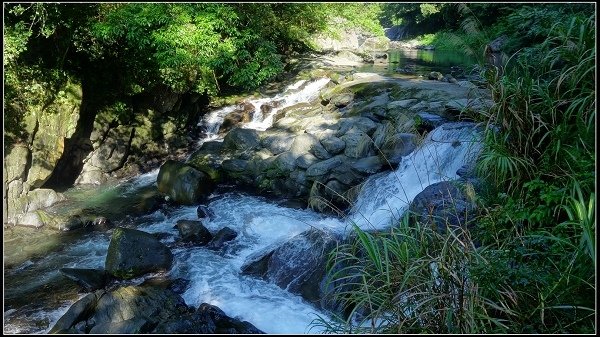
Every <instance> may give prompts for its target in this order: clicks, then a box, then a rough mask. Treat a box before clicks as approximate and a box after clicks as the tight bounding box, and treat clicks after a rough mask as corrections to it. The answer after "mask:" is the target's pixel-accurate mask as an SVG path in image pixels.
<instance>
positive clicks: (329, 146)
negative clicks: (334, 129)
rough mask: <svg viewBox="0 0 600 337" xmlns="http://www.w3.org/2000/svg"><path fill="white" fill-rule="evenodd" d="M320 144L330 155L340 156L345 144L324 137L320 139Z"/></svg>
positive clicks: (335, 138)
mask: <svg viewBox="0 0 600 337" xmlns="http://www.w3.org/2000/svg"><path fill="white" fill-rule="evenodd" d="M321 144H322V145H323V147H324V148H325V150H327V152H329V153H331V154H332V155H336V154H340V153H342V151H344V148H345V147H346V143H345V142H344V141H343V140H341V139H339V138H338V137H326V138H324V139H321Z"/></svg>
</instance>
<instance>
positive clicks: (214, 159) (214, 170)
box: [186, 141, 223, 182]
mask: <svg viewBox="0 0 600 337" xmlns="http://www.w3.org/2000/svg"><path fill="white" fill-rule="evenodd" d="M222 152H223V142H216V141H211V142H206V143H204V144H202V147H200V149H199V150H198V151H196V152H194V153H193V154H192V155H191V156H190V158H189V159H188V160H187V162H186V163H187V164H188V165H191V166H193V167H194V168H196V169H198V170H200V171H202V172H204V173H206V174H208V176H209V177H210V178H211V180H212V181H214V182H219V181H220V180H221V178H222V177H221V163H222V162H223V157H222Z"/></svg>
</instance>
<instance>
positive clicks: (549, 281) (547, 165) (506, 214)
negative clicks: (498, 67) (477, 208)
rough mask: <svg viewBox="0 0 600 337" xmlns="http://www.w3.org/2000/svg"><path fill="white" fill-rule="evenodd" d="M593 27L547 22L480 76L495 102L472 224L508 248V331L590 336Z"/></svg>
mask: <svg viewBox="0 0 600 337" xmlns="http://www.w3.org/2000/svg"><path fill="white" fill-rule="evenodd" d="M594 19H595V18H594V17H593V16H592V17H588V18H583V17H578V16H573V17H572V18H570V20H568V21H566V22H561V23H557V24H555V25H554V26H553V27H552V29H551V31H550V32H549V34H548V38H547V39H546V40H545V41H544V42H543V43H541V44H539V45H536V46H532V47H530V48H527V49H526V50H523V51H522V52H521V53H516V54H515V55H513V56H512V57H511V59H510V61H509V63H508V64H507V65H506V68H505V69H506V72H505V74H504V76H502V77H499V76H498V72H495V71H490V72H488V74H487V78H488V80H489V81H490V84H491V89H492V95H493V99H494V102H495V104H494V107H493V108H492V110H491V111H490V112H489V114H487V115H486V116H485V119H484V120H483V121H484V122H486V123H488V126H489V127H488V128H487V130H488V131H487V134H486V146H485V147H484V150H483V154H482V157H481V160H480V161H479V164H478V171H479V173H480V175H481V176H482V177H483V178H484V179H485V180H486V181H487V183H488V184H487V186H488V190H487V193H486V194H485V195H484V198H485V201H486V207H484V208H483V209H484V210H485V211H484V212H482V215H481V218H480V221H479V223H480V230H481V233H482V235H483V236H486V235H488V236H490V238H489V240H488V241H487V242H486V243H487V244H488V245H489V246H490V247H492V248H494V247H498V246H499V242H502V244H504V245H507V244H508V245H509V247H511V250H512V252H511V253H509V254H508V253H507V254H503V256H502V257H501V259H506V261H509V262H510V264H511V265H513V266H514V268H512V270H510V273H508V274H507V273H504V274H499V275H504V277H506V276H507V275H510V274H514V275H513V276H512V277H513V278H514V279H512V280H511V279H508V280H507V282H509V283H510V284H511V285H512V287H513V289H514V290H515V292H516V294H518V298H517V299H518V301H519V303H520V305H519V307H518V308H517V311H518V315H517V316H515V317H518V319H517V320H514V321H513V329H514V331H513V332H517V331H518V332H531V333H541V332H545V333H565V332H591V331H594V330H595V322H594V316H595V309H594V308H595V301H594V300H593V299H594V298H595V267H596V265H595V258H594V255H595V240H594V239H593V238H594V237H595V235H594V233H595V230H596V223H595V209H594V202H595V153H594V150H595V130H594V126H595V120H596V99H595V94H596V91H595V88H596V75H595V74H596V66H595V60H596V49H595V45H596V43H595V23H594ZM490 232H494V233H495V234H494V237H493V238H491V235H489V233H490ZM486 233H488V234H486ZM494 249H495V248H494ZM518 269H522V271H521V272H517V273H516V274H515V272H516V271H517V270H518ZM519 275H520V276H519ZM521 276H522V277H521Z"/></svg>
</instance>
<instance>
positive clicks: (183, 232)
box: [175, 220, 213, 246]
mask: <svg viewBox="0 0 600 337" xmlns="http://www.w3.org/2000/svg"><path fill="white" fill-rule="evenodd" d="M175 227H177V229H178V230H179V235H180V236H181V239H182V240H183V241H185V242H193V243H195V244H198V245H201V246H203V245H205V244H207V243H208V242H209V241H210V240H211V239H212V238H213V236H212V234H210V232H209V231H208V229H206V227H204V225H203V224H202V222H200V221H190V220H179V221H177V224H176V225H175Z"/></svg>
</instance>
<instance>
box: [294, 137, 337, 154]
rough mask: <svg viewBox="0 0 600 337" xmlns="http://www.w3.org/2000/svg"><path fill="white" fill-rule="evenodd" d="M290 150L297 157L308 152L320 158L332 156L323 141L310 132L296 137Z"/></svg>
mask: <svg viewBox="0 0 600 337" xmlns="http://www.w3.org/2000/svg"><path fill="white" fill-rule="evenodd" d="M290 152H291V153H292V154H293V155H294V156H295V157H296V158H297V157H299V156H301V155H303V154H306V153H308V152H310V153H311V154H313V155H314V156H315V157H317V158H319V159H329V158H331V155H330V154H329V153H328V152H327V150H325V148H324V147H323V145H321V142H319V140H318V139H317V137H315V136H313V135H311V134H308V133H303V134H301V135H299V136H297V137H296V138H295V139H294V142H293V143H292V147H291V148H290Z"/></svg>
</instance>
